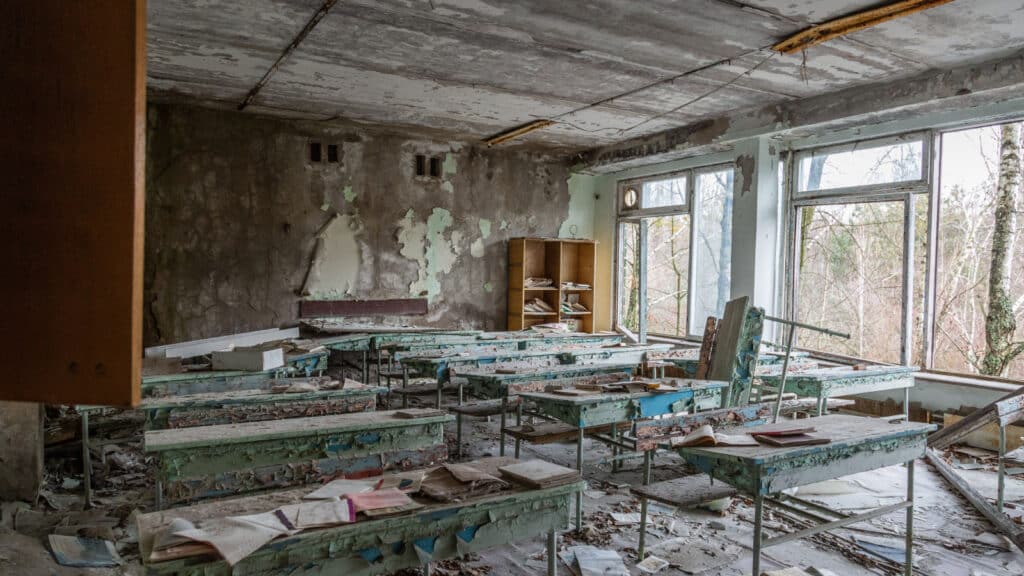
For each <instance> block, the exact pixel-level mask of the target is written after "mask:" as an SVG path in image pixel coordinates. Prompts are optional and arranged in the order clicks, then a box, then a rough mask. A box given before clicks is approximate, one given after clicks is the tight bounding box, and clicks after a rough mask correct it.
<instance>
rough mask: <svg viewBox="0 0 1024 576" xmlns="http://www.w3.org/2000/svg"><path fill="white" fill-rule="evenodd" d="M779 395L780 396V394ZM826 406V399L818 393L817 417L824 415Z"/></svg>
mask: <svg viewBox="0 0 1024 576" xmlns="http://www.w3.org/2000/svg"><path fill="white" fill-rule="evenodd" d="M780 394H781V392H780ZM826 404H828V399H827V398H826V397H825V396H822V395H821V393H820V392H819V393H818V416H823V415H824V414H825V405H826Z"/></svg>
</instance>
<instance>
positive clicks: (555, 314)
mask: <svg viewBox="0 0 1024 576" xmlns="http://www.w3.org/2000/svg"><path fill="white" fill-rule="evenodd" d="M596 271H597V242H594V241H593V240H569V239H564V238H512V239H510V240H509V241H508V329H509V330H525V329H527V328H529V327H531V326H534V325H537V324H550V323H553V322H565V323H572V324H574V325H575V327H574V328H573V330H574V331H576V332H588V333H590V332H593V331H594V317H593V313H592V312H590V310H593V309H594V285H595V280H596ZM536 279H544V280H549V281H550V282H544V281H537V280H536ZM531 280H532V281H531ZM569 295H572V296H573V297H574V299H576V300H577V302H578V303H579V304H580V305H581V306H582V307H583V308H585V309H586V310H585V311H582V310H581V311H568V312H567V311H562V306H561V303H562V302H563V301H564V300H565V299H566V297H567V296H569ZM534 299H540V300H541V301H542V302H544V304H545V305H546V308H549V309H550V312H548V311H542V310H531V309H528V308H527V306H526V303H527V302H529V301H531V300H534Z"/></svg>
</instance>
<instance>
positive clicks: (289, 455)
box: [144, 412, 454, 507]
mask: <svg viewBox="0 0 1024 576" xmlns="http://www.w3.org/2000/svg"><path fill="white" fill-rule="evenodd" d="M453 420H454V418H453V417H452V416H449V415H441V416H433V415H431V416H421V417H417V418H399V417H398V416H396V415H395V414H394V412H360V413H354V414H335V415H331V416H315V417H311V418H289V419H287V420H270V421H266V422H246V423H242V424H222V425H215V426H200V427H196V428H178V429H171V430H150V431H147V432H146V433H145V436H144V448H145V451H146V453H147V454H152V455H155V456H158V457H159V462H158V465H157V473H156V479H157V486H156V490H157V506H158V507H162V504H163V501H164V498H165V497H166V498H167V500H168V501H170V502H172V503H184V502H190V501H198V500H202V499H207V498H219V497H222V496H230V495H237V494H243V493H246V492H254V491H257V490H267V489H270V488H280V487H284V486H294V485H297V484H308V483H312V482H318V481H320V480H321V479H323V478H329V477H332V476H336V475H342V476H345V477H361V476H373V475H377V474H380V473H381V472H383V471H385V470H394V469H408V468H416V467H420V466H427V465H430V464H433V463H436V462H443V461H444V460H445V459H446V458H447V455H448V449H447V447H446V446H445V443H444V425H445V424H446V423H448V422H451V421H453Z"/></svg>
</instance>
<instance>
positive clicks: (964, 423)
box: [928, 386, 1024, 450]
mask: <svg viewBox="0 0 1024 576" xmlns="http://www.w3.org/2000/svg"><path fill="white" fill-rule="evenodd" d="M1021 395H1024V386H1022V387H1020V388H1018V389H1017V390H1014V391H1013V392H1010V393H1009V394H1007V395H1005V396H1003V397H1002V398H1000V399H999V400H996V401H995V402H992V403H990V404H987V405H986V406H984V407H982V408H979V409H978V410H975V411H974V412H972V413H971V414H969V415H968V416H967V417H966V418H964V419H963V420H961V421H959V422H957V423H956V424H955V425H953V426H944V427H943V428H942V430H939V431H938V432H935V433H933V434H932V435H931V436H929V437H928V447H929V448H934V449H936V450H941V449H943V448H948V447H950V446H952V445H953V444H956V443H957V442H960V441H961V440H963V439H964V438H965V437H966V436H967V435H968V434H970V433H971V432H974V431H975V430H977V429H979V428H981V427H983V426H985V425H986V424H991V423H992V422H995V421H997V420H998V419H999V414H998V413H997V411H996V405H997V404H998V403H999V402H1002V401H1004V400H1010V399H1011V398H1015V397H1018V396H1021Z"/></svg>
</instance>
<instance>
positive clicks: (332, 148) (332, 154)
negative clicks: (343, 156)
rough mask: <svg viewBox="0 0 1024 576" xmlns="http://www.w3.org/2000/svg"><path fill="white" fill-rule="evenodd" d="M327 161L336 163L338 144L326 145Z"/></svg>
mask: <svg viewBox="0 0 1024 576" xmlns="http://www.w3.org/2000/svg"><path fill="white" fill-rule="evenodd" d="M327 161H328V162H333V163H335V164H337V163H338V145H337V144H328V145H327Z"/></svg>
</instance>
